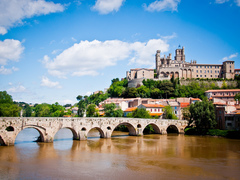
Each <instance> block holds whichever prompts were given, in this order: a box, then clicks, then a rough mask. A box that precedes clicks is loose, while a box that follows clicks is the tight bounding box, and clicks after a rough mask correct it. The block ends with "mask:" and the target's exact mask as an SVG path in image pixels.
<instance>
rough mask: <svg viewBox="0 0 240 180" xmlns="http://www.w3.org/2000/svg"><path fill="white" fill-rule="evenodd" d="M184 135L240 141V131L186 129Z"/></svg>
mask: <svg viewBox="0 0 240 180" xmlns="http://www.w3.org/2000/svg"><path fill="white" fill-rule="evenodd" d="M185 135H203V136H206V135H207V136H220V137H225V138H230V139H240V131H232V130H220V129H201V130H197V129H196V128H186V129H185Z"/></svg>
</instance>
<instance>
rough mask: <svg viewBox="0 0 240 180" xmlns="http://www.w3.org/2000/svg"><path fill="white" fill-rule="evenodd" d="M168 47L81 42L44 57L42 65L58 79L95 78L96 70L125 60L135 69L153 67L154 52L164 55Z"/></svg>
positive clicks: (156, 41)
mask: <svg viewBox="0 0 240 180" xmlns="http://www.w3.org/2000/svg"><path fill="white" fill-rule="evenodd" d="M168 48H169V45H168V44H167V42H166V41H164V40H162V39H151V40H149V41H148V42H134V43H128V42H123V41H120V40H107V41H98V40H94V41H81V42H80V43H75V44H74V45H73V46H72V47H70V48H68V49H66V50H64V51H63V52H62V53H60V54H59V55H58V56H56V57H55V58H54V59H53V60H51V59H50V58H49V57H48V56H47V55H45V56H44V58H43V60H42V63H43V64H44V65H45V67H46V68H47V69H48V72H49V73H50V74H51V75H54V76H58V77H59V78H66V77H67V75H68V74H71V75H72V76H83V75H92V76H96V75H98V74H99V73H98V70H100V69H104V68H105V67H109V66H114V65H116V64H117V62H118V61H121V60H126V59H128V60H129V61H131V60H132V59H134V61H133V60H132V63H136V64H138V65H149V66H152V65H153V64H154V55H155V53H156V50H157V49H161V51H162V52H167V51H168Z"/></svg>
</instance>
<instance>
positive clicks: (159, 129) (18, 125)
mask: <svg viewBox="0 0 240 180" xmlns="http://www.w3.org/2000/svg"><path fill="white" fill-rule="evenodd" d="M119 125H125V126H126V127H127V128H128V130H129V135H131V136H139V135H143V130H144V129H145V127H146V126H147V125H152V127H153V129H154V131H155V133H157V134H167V129H168V128H169V127H172V128H174V129H175V130H176V132H177V133H184V129H185V127H186V126H187V125H188V121H186V120H168V119H140V118H139V119H138V118H106V117H104V118H92V117H89V118H55V117H0V144H1V145H14V143H15V139H16V137H17V135H18V133H19V132H20V131H22V130H23V129H25V128H34V129H36V130H37V131H38V132H39V134H40V141H41V142H53V140H54V136H55V134H56V133H57V132H58V131H59V130H60V129H62V128H68V129H70V130H71V131H72V133H73V139H74V140H86V139H87V136H88V132H89V131H90V130H92V129H94V128H96V129H97V130H98V131H99V133H100V137H101V138H111V135H112V132H113V131H114V129H115V128H116V127H117V126H119Z"/></svg>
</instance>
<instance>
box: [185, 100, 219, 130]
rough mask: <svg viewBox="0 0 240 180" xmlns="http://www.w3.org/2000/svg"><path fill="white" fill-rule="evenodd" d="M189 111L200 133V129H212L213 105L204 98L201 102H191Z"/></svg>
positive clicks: (214, 123)
mask: <svg viewBox="0 0 240 180" xmlns="http://www.w3.org/2000/svg"><path fill="white" fill-rule="evenodd" d="M189 111H190V114H191V115H190V116H191V120H192V121H193V122H194V124H195V126H196V130H197V131H198V132H200V133H202V132H201V131H205V130H207V129H212V128H214V126H215V125H216V120H215V109H214V106H213V104H212V102H209V101H208V100H207V99H206V98H204V100H203V101H202V102H200V101H199V102H195V103H194V104H191V105H190V108H189Z"/></svg>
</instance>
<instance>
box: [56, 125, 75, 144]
mask: <svg viewBox="0 0 240 180" xmlns="http://www.w3.org/2000/svg"><path fill="white" fill-rule="evenodd" d="M75 139H77V132H76V131H75V130H74V129H72V128H68V127H64V128H62V129H60V130H58V131H57V133H56V134H55V135H54V141H62V140H75Z"/></svg>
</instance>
